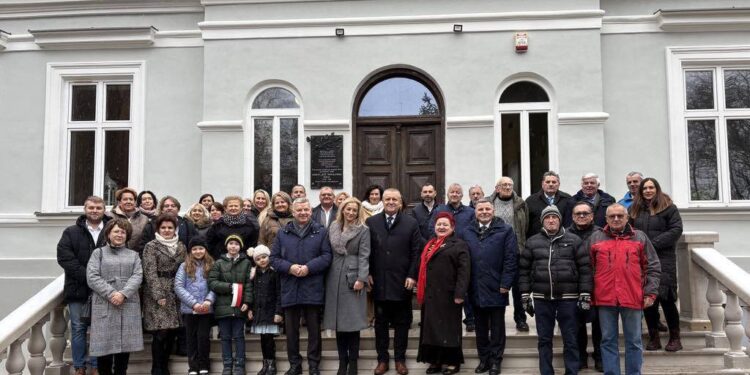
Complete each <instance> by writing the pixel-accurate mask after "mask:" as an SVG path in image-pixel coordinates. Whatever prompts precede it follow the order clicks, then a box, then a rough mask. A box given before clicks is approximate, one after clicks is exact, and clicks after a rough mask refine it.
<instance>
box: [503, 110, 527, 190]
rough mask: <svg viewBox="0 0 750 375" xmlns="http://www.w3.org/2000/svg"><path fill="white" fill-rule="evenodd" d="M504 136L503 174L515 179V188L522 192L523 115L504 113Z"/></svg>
mask: <svg viewBox="0 0 750 375" xmlns="http://www.w3.org/2000/svg"><path fill="white" fill-rule="evenodd" d="M500 126H501V129H502V137H503V151H502V152H503V176H508V177H510V178H512V179H513V182H514V184H513V190H515V191H516V194H519V195H520V194H521V182H522V181H521V147H520V145H521V115H520V114H518V113H508V114H503V115H502V117H501V125H500Z"/></svg>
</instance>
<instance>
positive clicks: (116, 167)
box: [102, 130, 130, 205]
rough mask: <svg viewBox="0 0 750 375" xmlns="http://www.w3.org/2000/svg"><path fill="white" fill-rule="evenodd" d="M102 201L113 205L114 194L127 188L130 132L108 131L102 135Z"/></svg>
mask: <svg viewBox="0 0 750 375" xmlns="http://www.w3.org/2000/svg"><path fill="white" fill-rule="evenodd" d="M104 134H105V135H104V187H103V189H102V191H103V192H104V193H103V198H104V201H105V202H106V203H107V204H108V205H109V204H115V192H116V191H117V190H118V189H120V188H124V187H126V186H128V166H129V164H130V132H129V131H128V130H110V131H107V132H105V133H104Z"/></svg>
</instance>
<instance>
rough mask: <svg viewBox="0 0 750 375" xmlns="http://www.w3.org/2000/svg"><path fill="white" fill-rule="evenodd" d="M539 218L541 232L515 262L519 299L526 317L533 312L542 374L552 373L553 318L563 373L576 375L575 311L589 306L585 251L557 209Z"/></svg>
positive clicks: (531, 239) (587, 262)
mask: <svg viewBox="0 0 750 375" xmlns="http://www.w3.org/2000/svg"><path fill="white" fill-rule="evenodd" d="M541 220H542V226H543V228H542V232H541V233H538V234H536V235H534V236H532V237H531V238H529V239H528V241H526V246H525V248H524V249H523V251H522V252H521V257H520V259H519V262H518V268H519V272H520V278H519V282H518V284H519V289H520V291H521V296H522V297H521V299H522V301H523V305H524V308H525V309H526V311H527V312H528V313H529V315H531V316H533V315H534V312H536V314H537V316H536V329H537V335H538V336H539V343H538V344H537V346H538V349H539V370H540V372H541V373H542V374H554V369H553V368H552V337H553V333H554V329H555V319H557V321H558V322H559V323H560V332H561V333H562V338H563V358H564V360H565V373H566V374H577V373H578V368H579V365H580V364H579V356H578V344H577V338H576V333H577V330H578V327H577V321H578V311H577V309H576V307H578V308H580V309H581V310H589V309H590V308H591V306H590V304H591V289H592V279H591V262H590V258H589V253H588V251H586V249H585V248H584V246H582V241H581V239H580V238H578V236H576V235H574V234H572V233H569V232H567V231H566V230H565V229H564V228H563V227H562V225H561V222H562V216H561V215H560V211H559V210H558V209H557V207H556V206H549V207H547V208H545V209H544V211H542V218H541ZM532 298H533V301H534V302H533V305H532V302H531V300H532Z"/></svg>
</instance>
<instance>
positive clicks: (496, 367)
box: [490, 362, 501, 375]
mask: <svg viewBox="0 0 750 375" xmlns="http://www.w3.org/2000/svg"><path fill="white" fill-rule="evenodd" d="M500 363H501V362H495V363H493V364H492V367H490V375H497V374H499V373H500Z"/></svg>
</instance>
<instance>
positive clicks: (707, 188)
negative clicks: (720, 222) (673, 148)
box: [687, 120, 719, 201]
mask: <svg viewBox="0 0 750 375" xmlns="http://www.w3.org/2000/svg"><path fill="white" fill-rule="evenodd" d="M687 126H688V160H689V163H690V171H689V172H690V199H692V200H694V201H714V200H718V199H719V177H718V168H717V162H716V126H715V125H714V120H691V121H688V125H687Z"/></svg>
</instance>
